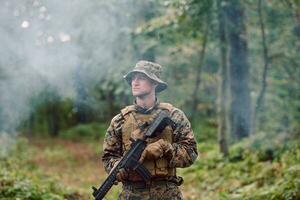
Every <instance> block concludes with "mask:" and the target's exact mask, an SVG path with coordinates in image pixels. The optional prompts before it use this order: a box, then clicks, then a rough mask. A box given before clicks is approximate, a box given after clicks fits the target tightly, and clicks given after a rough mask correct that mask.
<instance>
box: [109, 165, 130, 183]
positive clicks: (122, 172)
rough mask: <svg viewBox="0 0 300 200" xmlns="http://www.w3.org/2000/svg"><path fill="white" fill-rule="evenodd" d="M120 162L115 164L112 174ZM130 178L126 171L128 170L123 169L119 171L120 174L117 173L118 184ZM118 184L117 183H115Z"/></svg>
mask: <svg viewBox="0 0 300 200" xmlns="http://www.w3.org/2000/svg"><path fill="white" fill-rule="evenodd" d="M119 162H120V161H117V162H115V164H114V166H113V168H112V169H111V172H112V171H113V169H114V168H115V167H116V166H117V165H118V163H119ZM127 178H128V172H127V171H126V169H124V168H122V169H120V170H119V172H118V173H117V181H118V182H122V181H124V180H126V179H127ZM115 184H117V183H115Z"/></svg>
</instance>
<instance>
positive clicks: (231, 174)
mask: <svg viewBox="0 0 300 200" xmlns="http://www.w3.org/2000/svg"><path fill="white" fill-rule="evenodd" d="M209 146H210V147H209ZM198 148H199V151H200V152H202V154H200V158H199V159H198V160H197V161H196V163H195V164H194V165H193V166H192V167H190V168H187V169H183V170H180V173H181V174H182V175H183V176H184V177H186V182H185V186H184V188H197V189H195V190H193V189H189V190H187V191H186V197H188V198H187V199H203V200H206V199H207V200H214V199H222V200H229V199H230V200H232V199H234V200H244V199H247V200H252V199H253V200H286V199H290V200H296V199H299V198H300V165H299V163H300V140H299V138H290V136H288V135H283V134H282V135H272V134H264V133H260V134H257V136H253V137H251V138H250V139H245V140H243V141H242V142H240V143H237V144H235V145H234V146H233V147H232V148H231V150H230V156H229V157H227V158H223V157H222V156H221V155H220V154H219V153H218V149H217V145H209V144H202V145H199V147H198ZM202 149H203V151H201V150H202ZM270 151H272V152H273V153H272V154H270V153H266V152H270ZM270 155H272V156H270Z"/></svg>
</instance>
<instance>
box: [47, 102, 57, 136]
mask: <svg viewBox="0 0 300 200" xmlns="http://www.w3.org/2000/svg"><path fill="white" fill-rule="evenodd" d="M59 128H60V127H59V109H58V105H57V102H50V105H49V107H48V133H49V134H50V135H51V136H52V137H57V136H58V133H59Z"/></svg>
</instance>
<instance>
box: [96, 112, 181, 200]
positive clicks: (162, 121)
mask: <svg viewBox="0 0 300 200" xmlns="http://www.w3.org/2000/svg"><path fill="white" fill-rule="evenodd" d="M174 124H175V123H174V122H173V121H172V120H171V119H170V118H169V117H168V113H167V112H166V111H161V112H160V113H159V114H158V116H157V117H156V118H155V119H154V121H153V122H152V123H151V124H150V126H149V128H148V129H147V131H146V132H145V134H144V136H143V138H142V139H136V140H134V139H132V138H130V140H131V142H132V143H131V148H130V149H129V151H128V152H127V153H126V154H125V155H124V156H123V157H122V159H121V160H120V162H119V163H118V164H117V166H116V167H115V168H114V169H113V170H112V171H111V172H110V174H109V175H108V177H107V178H106V179H105V181H104V182H103V183H102V185H101V186H100V187H99V189H97V188H96V187H94V186H93V187H92V189H93V196H94V198H95V200H101V199H103V198H104V196H105V195H106V194H107V192H108V191H109V190H110V188H111V187H112V186H113V184H114V183H115V181H116V179H117V178H116V176H117V173H118V172H119V170H120V169H122V168H127V169H129V170H134V171H136V172H137V173H138V174H139V175H140V176H141V178H142V179H143V180H144V181H145V182H146V181H148V180H149V179H150V178H151V174H150V172H149V171H148V170H147V169H146V168H145V167H144V166H143V165H142V164H141V163H139V159H140V157H141V155H142V153H143V151H144V149H145V148H146V145H147V141H146V139H147V138H152V137H156V136H158V135H159V134H160V133H161V132H162V131H163V129H164V128H165V127H166V126H167V125H171V126H172V127H173V126H174Z"/></svg>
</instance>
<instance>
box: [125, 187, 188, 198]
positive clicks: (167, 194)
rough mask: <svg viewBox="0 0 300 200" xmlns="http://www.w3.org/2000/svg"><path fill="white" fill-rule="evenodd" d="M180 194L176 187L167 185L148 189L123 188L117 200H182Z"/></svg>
mask: <svg viewBox="0 0 300 200" xmlns="http://www.w3.org/2000/svg"><path fill="white" fill-rule="evenodd" d="M182 199H183V197H182V194H181V192H180V190H179V188H178V186H177V185H175V184H174V183H168V184H166V185H156V186H153V187H151V188H148V189H134V188H128V187H126V186H123V191H122V192H121V194H120V196H119V200H182Z"/></svg>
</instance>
